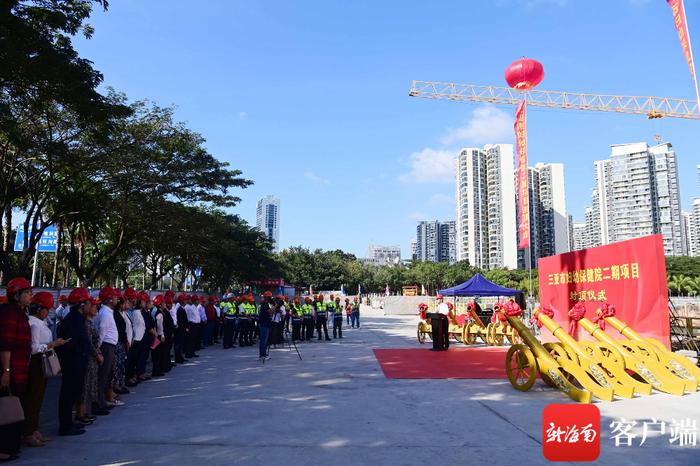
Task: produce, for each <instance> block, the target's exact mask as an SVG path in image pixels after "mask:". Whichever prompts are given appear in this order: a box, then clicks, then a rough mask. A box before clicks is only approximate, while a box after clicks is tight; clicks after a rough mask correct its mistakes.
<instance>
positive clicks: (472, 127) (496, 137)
mask: <svg viewBox="0 0 700 466" xmlns="http://www.w3.org/2000/svg"><path fill="white" fill-rule="evenodd" d="M513 121H514V117H513V115H511V114H510V113H506V112H505V111H503V110H501V109H499V108H496V107H495V106H493V105H484V106H481V107H478V108H476V109H475V110H474V111H473V112H472V115H471V118H469V120H467V121H466V122H465V123H464V124H463V125H462V126H460V127H458V128H448V129H447V133H446V134H445V135H444V136H443V137H442V138H441V139H440V142H441V143H442V144H444V145H452V144H455V143H470V144H475V145H482V144H497V143H500V142H504V141H509V140H511V139H512V138H513V134H514V130H513Z"/></svg>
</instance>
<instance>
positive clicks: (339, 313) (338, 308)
mask: <svg viewBox="0 0 700 466" xmlns="http://www.w3.org/2000/svg"><path fill="white" fill-rule="evenodd" d="M336 337H337V338H343V306H342V305H341V304H340V298H339V297H337V298H335V307H334V308H333V338H336Z"/></svg>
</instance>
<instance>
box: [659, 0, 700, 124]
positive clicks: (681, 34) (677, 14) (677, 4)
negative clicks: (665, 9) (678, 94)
mask: <svg viewBox="0 0 700 466" xmlns="http://www.w3.org/2000/svg"><path fill="white" fill-rule="evenodd" d="M666 2H667V3H668V6H670V7H671V11H672V12H673V23H674V24H675V25H676V30H677V31H678V40H680V42H681V49H682V50H683V56H684V57H685V61H686V63H688V68H690V75H691V76H692V77H693V84H694V85H695V97H696V99H697V102H698V112H700V94H699V93H698V80H697V77H696V76H695V63H694V62H693V48H692V46H691V43H690V33H689V32H688V22H687V21H686V18H685V6H684V5H683V0H666Z"/></svg>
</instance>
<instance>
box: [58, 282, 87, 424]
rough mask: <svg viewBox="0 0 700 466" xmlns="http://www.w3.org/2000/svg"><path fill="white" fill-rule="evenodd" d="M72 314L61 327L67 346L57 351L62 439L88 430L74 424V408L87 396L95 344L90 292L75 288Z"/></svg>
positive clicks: (85, 289) (71, 298)
mask: <svg viewBox="0 0 700 466" xmlns="http://www.w3.org/2000/svg"><path fill="white" fill-rule="evenodd" d="M68 303H69V304H70V312H68V315H67V316H66V317H65V318H64V319H63V322H61V325H60V326H59V327H58V330H57V334H58V337H59V338H62V339H64V340H66V343H65V344H64V345H63V346H61V347H60V348H57V349H56V354H57V355H58V359H59V360H60V362H61V374H62V376H63V378H62V381H61V394H60V396H59V401H58V422H59V431H58V433H59V435H80V434H84V433H85V430H84V429H83V428H82V425H76V424H74V423H73V406H75V404H76V403H77V402H78V401H79V400H80V399H81V397H82V394H83V381H84V378H85V370H86V369H87V361H88V357H90V354H91V353H92V344H91V343H90V340H89V338H88V333H87V329H86V327H85V313H87V306H89V304H90V293H88V290H87V288H74V289H73V291H71V293H70V295H69V296H68Z"/></svg>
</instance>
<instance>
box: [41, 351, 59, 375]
mask: <svg viewBox="0 0 700 466" xmlns="http://www.w3.org/2000/svg"><path fill="white" fill-rule="evenodd" d="M41 367H42V369H43V370H44V377H56V376H58V375H60V374H61V363H60V362H59V361H58V356H56V353H55V352H54V350H48V351H46V352H45V353H42V354H41Z"/></svg>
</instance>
